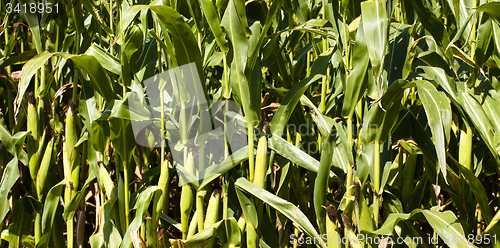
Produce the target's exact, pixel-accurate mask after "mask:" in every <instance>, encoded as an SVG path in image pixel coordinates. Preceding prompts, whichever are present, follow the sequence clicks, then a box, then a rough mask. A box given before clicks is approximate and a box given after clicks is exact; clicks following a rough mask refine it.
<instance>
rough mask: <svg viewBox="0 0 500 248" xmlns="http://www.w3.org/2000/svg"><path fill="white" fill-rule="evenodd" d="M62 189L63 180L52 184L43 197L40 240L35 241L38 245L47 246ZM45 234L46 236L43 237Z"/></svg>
mask: <svg viewBox="0 0 500 248" xmlns="http://www.w3.org/2000/svg"><path fill="white" fill-rule="evenodd" d="M63 189H64V181H62V182H60V183H58V184H56V185H54V186H53V187H52V188H51V189H50V190H49V192H48V193H47V197H46V198H45V202H44V206H43V215H42V239H41V240H42V241H43V242H38V243H37V248H38V247H49V238H50V236H51V233H52V231H57V230H55V229H54V218H55V215H56V211H57V207H58V206H59V200H60V198H61V194H62V191H63ZM45 236H46V238H44V237H45Z"/></svg>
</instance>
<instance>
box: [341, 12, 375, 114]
mask: <svg viewBox="0 0 500 248" xmlns="http://www.w3.org/2000/svg"><path fill="white" fill-rule="evenodd" d="M362 22H363V21H360V25H359V27H358V31H357V33H356V43H355V44H354V48H353V51H352V65H353V66H352V71H351V72H350V73H349V76H348V77H347V82H346V85H345V87H344V91H345V93H344V105H343V106H342V115H343V116H346V117H351V116H352V115H353V114H354V110H355V109H356V105H357V104H358V101H359V99H360V98H361V96H362V95H363V93H364V91H365V90H366V87H367V85H366V83H367V80H366V79H365V77H366V75H367V70H368V63H369V62H370V57H369V56H366V54H367V53H368V47H367V44H366V41H365V38H364V37H365V34H364V31H363V29H364V27H363V25H362Z"/></svg>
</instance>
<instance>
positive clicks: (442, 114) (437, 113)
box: [415, 81, 452, 179]
mask: <svg viewBox="0 0 500 248" xmlns="http://www.w3.org/2000/svg"><path fill="white" fill-rule="evenodd" d="M415 83H416V84H417V88H418V94H419V96H420V99H421V100H422V104H423V105H424V108H425V112H426V113H427V119H428V121H429V126H430V127H431V131H432V136H433V138H434V143H435V144H436V150H437V155H438V168H439V169H438V172H439V171H441V172H442V173H443V177H444V178H445V179H446V146H447V144H448V141H447V140H448V137H449V135H450V129H451V113H452V112H451V106H450V102H449V100H448V98H447V97H446V94H445V93H444V92H440V91H438V90H436V88H435V87H434V85H432V84H431V83H430V82H428V81H417V82H415Z"/></svg>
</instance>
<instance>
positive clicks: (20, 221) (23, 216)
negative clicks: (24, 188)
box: [9, 196, 41, 248]
mask: <svg viewBox="0 0 500 248" xmlns="http://www.w3.org/2000/svg"><path fill="white" fill-rule="evenodd" d="M40 208H41V205H40V203H39V202H38V201H37V200H35V199H34V198H33V197H31V196H24V197H23V198H21V199H19V200H17V201H16V202H15V203H14V207H13V213H12V222H11V224H10V225H9V248H20V247H23V246H24V245H25V244H24V242H23V241H24V240H25V239H26V238H28V236H29V235H30V233H31V228H26V227H28V226H31V223H32V222H33V219H34V218H35V213H36V212H40V211H41V209H40Z"/></svg>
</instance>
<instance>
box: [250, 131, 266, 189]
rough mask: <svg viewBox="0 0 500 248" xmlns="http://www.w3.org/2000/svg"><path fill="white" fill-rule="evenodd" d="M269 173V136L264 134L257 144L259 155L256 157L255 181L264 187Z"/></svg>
mask: <svg viewBox="0 0 500 248" xmlns="http://www.w3.org/2000/svg"><path fill="white" fill-rule="evenodd" d="M266 173H267V138H266V136H262V137H260V139H259V144H258V146H257V156H256V158H255V174H254V180H253V183H254V184H255V185H257V186H259V187H261V188H264V186H265V185H264V183H265V179H266Z"/></svg>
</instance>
